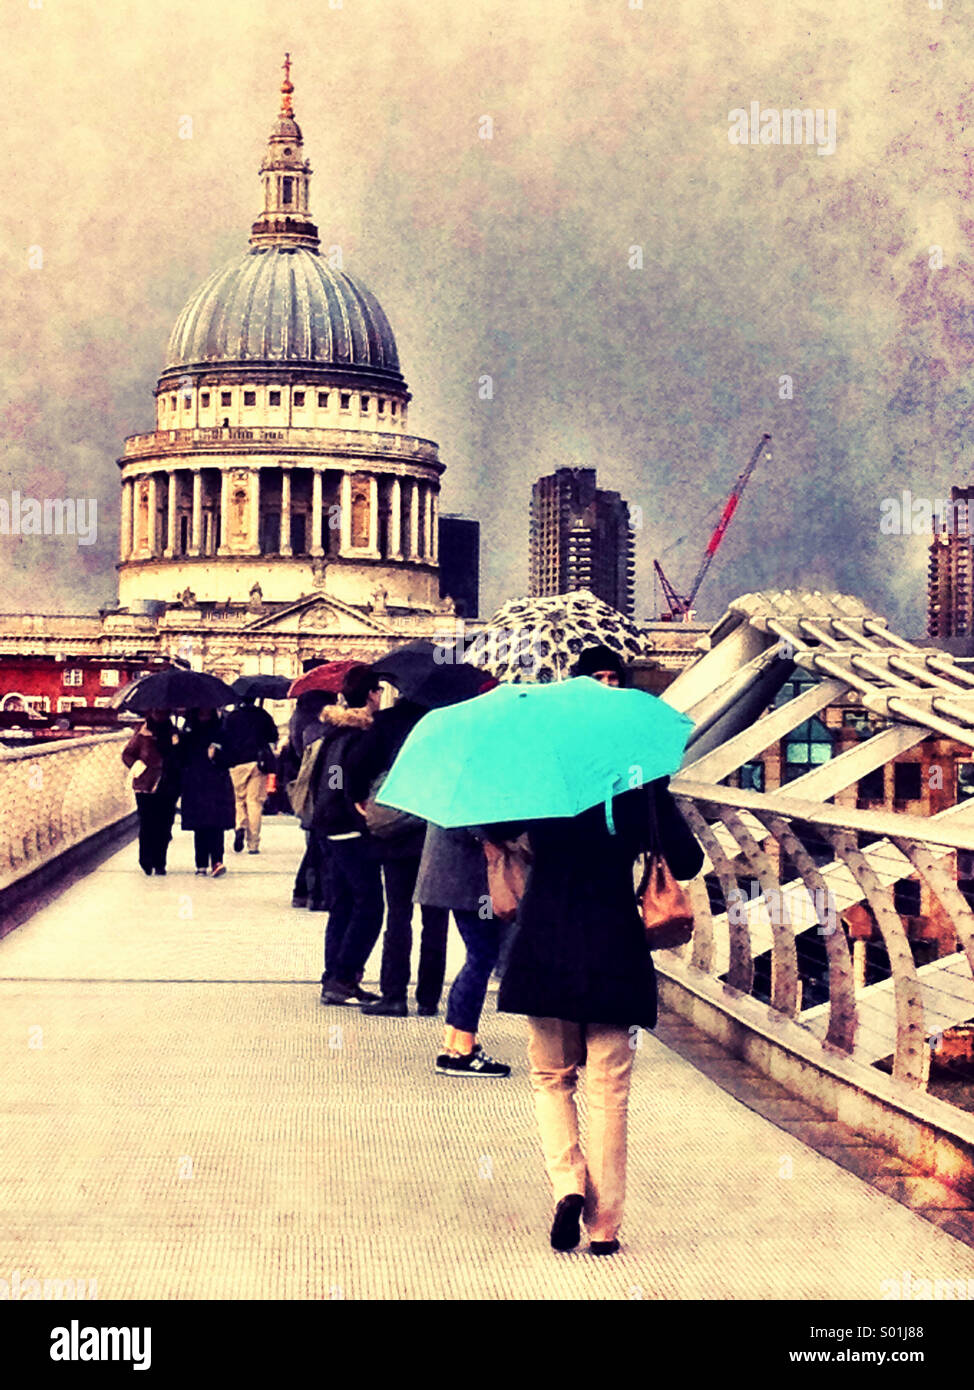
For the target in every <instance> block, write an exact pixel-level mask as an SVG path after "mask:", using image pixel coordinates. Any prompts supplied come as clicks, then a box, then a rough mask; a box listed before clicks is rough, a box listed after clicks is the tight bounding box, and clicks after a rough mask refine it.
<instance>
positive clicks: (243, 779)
mask: <svg viewBox="0 0 974 1390" xmlns="http://www.w3.org/2000/svg"><path fill="white" fill-rule="evenodd" d="M221 741H222V743H223V756H224V758H225V760H226V764H227V767H228V768H229V769H230V780H231V782H232V783H233V798H234V805H235V826H236V833H235V835H234V837H233V848H234V850H235V851H236V852H237V853H238V854H239V853H240V852H241V851H242V850H243V847H244V840H245V839H246V842H247V849H248V850H249V851H250V853H251V854H259V853H260V827H261V820H262V816H263V808H264V802H265V801H266V800H267V773H266V772H262V771H261V769H260V767H259V766H258V762H259V761H260V759H261V757H262V755H263V753H264V752H265V750H271V751H273V749H274V748H276V747H277V725H276V724H275V723H274V721H273V719H272V718H271V717H270V715H269V714H268V713H267V711H266V709H264V708H263V707H262V706H258V705H257V704H255V702H254V697H253V696H252V695H242V696H241V698H240V701H239V703H238V705H237V708H236V709H235V710H232V711H231V712H230V714H228V715H227V717H226V719H225V720H224V721H223V738H222V740H221Z"/></svg>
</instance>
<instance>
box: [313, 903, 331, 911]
mask: <svg viewBox="0 0 974 1390" xmlns="http://www.w3.org/2000/svg"><path fill="white" fill-rule="evenodd" d="M308 911H309V912H327V911H328V904H327V903H308Z"/></svg>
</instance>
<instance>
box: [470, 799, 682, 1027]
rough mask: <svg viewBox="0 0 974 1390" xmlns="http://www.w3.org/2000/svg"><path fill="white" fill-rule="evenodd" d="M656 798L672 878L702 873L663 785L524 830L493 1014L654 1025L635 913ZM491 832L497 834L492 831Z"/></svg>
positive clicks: (649, 976) (649, 966) (648, 965)
mask: <svg viewBox="0 0 974 1390" xmlns="http://www.w3.org/2000/svg"><path fill="white" fill-rule="evenodd" d="M650 796H655V799H656V815H657V823H658V825H659V833H660V840H661V845H662V849H663V853H664V855H665V856H666V860H667V862H668V864H669V865H670V868H671V869H672V871H673V873H674V874H675V875H676V877H677V878H680V879H689V878H693V877H694V875H696V874H697V873H699V871H700V869H701V868H702V866H703V858H704V856H703V851H702V850H701V849H700V846H699V845H698V844H697V842H696V840H695V839H694V837H693V836H692V834H691V833H690V831H689V829H688V828H687V825H686V823H685V821H684V820H683V817H682V816H681V815H680V813H679V810H678V809H677V807H676V804H675V802H674V801H673V798H672V796H671V795H670V793H669V791H668V790H667V787H666V782H665V780H664V779H660V780H659V781H657V782H654V783H651V784H650V786H649V787H638V788H636V789H635V790H633V791H628V792H623V793H622V794H621V795H619V796H617V797H616V798H615V799H614V801H613V815H614V820H615V828H616V834H615V835H610V834H609V832H608V829H607V827H606V823H605V810H604V807H602V806H596V807H593V808H592V809H591V810H589V811H584V812H583V813H582V814H581V815H579V816H575V817H573V818H571V819H569V818H564V819H558V820H539V821H529V822H526V823H525V824H524V825H523V827H516V826H510V827H505V833H509V832H510V831H511V830H515V829H521V828H523V829H526V830H527V831H528V834H529V838H530V842H531V848H532V850H533V853H534V863H533V866H532V869H531V873H530V876H529V878H528V883H527V887H526V888H525V892H524V897H523V898H522V900H521V905H520V908H519V910H518V915H517V920H516V924H515V933H514V937H513V940H512V943H511V947H510V954H509V956H508V960H507V966H506V969H505V971H504V977H503V980H502V981H501V987H500V992H499V994H498V999H497V1008H498V1011H499V1012H501V1013H514V1014H531V1015H534V1016H535V1017H539V1018H560V1019H566V1020H569V1021H571V1022H575V1023H609V1024H615V1025H617V1026H620V1027H626V1028H631V1027H632V1026H633V1025H635V1024H639V1025H640V1026H642V1027H644V1028H652V1027H653V1026H654V1025H655V1023H656V974H655V971H654V969H653V961H652V957H651V955H650V951H649V948H648V946H647V944H646V933H645V928H644V926H643V923H642V918H641V917H640V914H639V909H638V907H637V905H636V894H635V888H634V886H633V863H634V861H635V859H636V857H637V855H638V854H640V853H641V852H642V851H643V850H644V849H646V848H647V847H648V845H649V842H650V835H651V830H650V827H651V824H652V819H651V807H650V804H649V797H650ZM493 833H494V834H496V832H493Z"/></svg>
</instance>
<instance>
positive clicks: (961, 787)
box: [957, 763, 974, 878]
mask: <svg viewBox="0 0 974 1390" xmlns="http://www.w3.org/2000/svg"><path fill="white" fill-rule="evenodd" d="M970 796H974V763H958V764H957V800H958V801H966V800H967V798H968V797H970ZM971 877H972V878H974V874H972V875H971Z"/></svg>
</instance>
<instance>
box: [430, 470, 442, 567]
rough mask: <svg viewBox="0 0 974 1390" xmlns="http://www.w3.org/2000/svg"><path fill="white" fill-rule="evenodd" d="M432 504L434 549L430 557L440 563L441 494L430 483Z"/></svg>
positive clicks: (436, 563)
mask: <svg viewBox="0 0 974 1390" xmlns="http://www.w3.org/2000/svg"><path fill="white" fill-rule="evenodd" d="M430 504H431V509H432V510H431V517H432V531H431V533H430V534H431V537H432V549H431V550H430V559H431V560H432V561H433V564H434V565H438V564H439V563H440V494H439V493H438V492H434V490H433V486H432V484H431V485H430Z"/></svg>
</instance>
